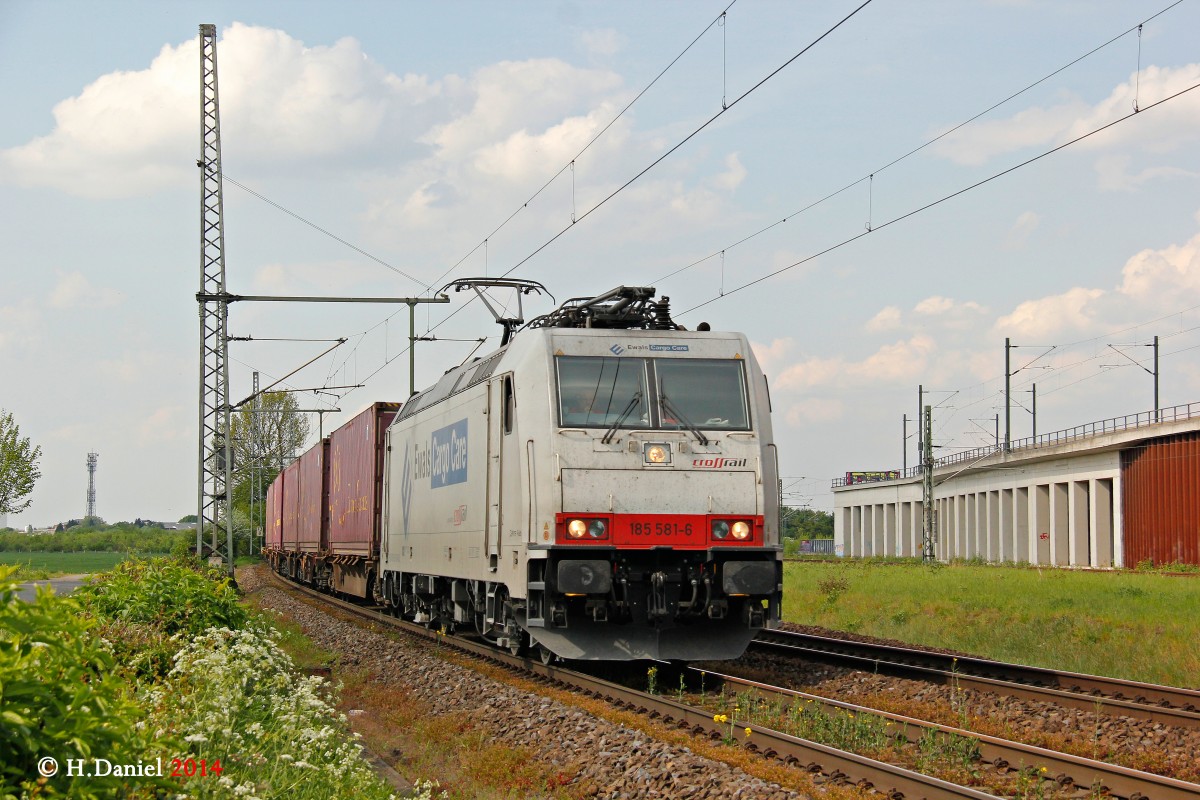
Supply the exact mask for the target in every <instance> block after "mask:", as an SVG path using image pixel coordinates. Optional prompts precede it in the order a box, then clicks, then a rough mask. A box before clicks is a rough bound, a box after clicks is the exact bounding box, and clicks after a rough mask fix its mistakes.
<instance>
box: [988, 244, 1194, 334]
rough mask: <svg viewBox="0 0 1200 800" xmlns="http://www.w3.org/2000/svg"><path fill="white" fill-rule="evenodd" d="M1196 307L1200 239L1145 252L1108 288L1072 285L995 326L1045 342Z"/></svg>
mask: <svg viewBox="0 0 1200 800" xmlns="http://www.w3.org/2000/svg"><path fill="white" fill-rule="evenodd" d="M1196 302H1200V234H1197V235H1196V236H1193V237H1192V238H1191V239H1190V240H1189V241H1187V242H1185V243H1184V244H1181V245H1168V246H1167V247H1164V248H1161V249H1158V250H1153V249H1146V250H1142V251H1141V252H1139V253H1137V254H1135V255H1134V256H1133V257H1131V258H1130V259H1129V260H1128V261H1126V262H1125V265H1124V267H1123V268H1122V269H1121V283H1120V284H1119V285H1118V286H1116V287H1114V288H1112V289H1104V288H1096V287H1092V288H1088V287H1083V286H1076V287H1074V288H1072V289H1069V290H1068V291H1066V292H1063V293H1061V294H1055V295H1050V296H1047V297H1041V298H1036V299H1033V300H1026V301H1025V302H1023V303H1020V304H1019V305H1018V306H1017V307H1016V308H1015V309H1013V311H1012V313H1010V314H1008V315H1006V316H1003V317H1001V318H1000V319H999V320H997V321H996V324H995V326H994V331H995V332H996V333H997V334H999V335H1002V336H1014V337H1036V338H1044V337H1048V336H1053V335H1057V334H1063V333H1093V332H1102V331H1105V330H1108V329H1113V328H1117V327H1121V326H1125V325H1128V324H1130V323H1131V322H1136V321H1138V319H1139V318H1143V319H1145V318H1150V317H1152V316H1154V315H1158V314H1164V313H1171V312H1173V311H1176V310H1178V309H1179V308H1181V307H1182V306H1185V305H1190V304H1193V303H1196Z"/></svg>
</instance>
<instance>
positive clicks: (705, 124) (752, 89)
mask: <svg viewBox="0 0 1200 800" xmlns="http://www.w3.org/2000/svg"><path fill="white" fill-rule="evenodd" d="M873 1H874V0H864V1H863V2H862V3H861V4H860V5H859V6H857V7H856V8H855V9H854V10H853V11H851V12H850V13H849V14H846V15H845V16H844V17H842V18H841V19H840V20H838V21H837V22H836V23H834V24H833V25H832V26H831V27H829V28H828V29H826V30H825V31H824V32H823V33H821V34H820V35H819V36H817V37H816V38H815V39H813V40H812V41H811V42H809V43H808V44H807V45H805V46H804V47H803V48H801V49H800V50H799V51H797V52H796V53H794V54H793V55H792V56H791V57H790V58H788V59H787V60H786V61H784V62H783V63H782V64H780V65H779V66H778V67H776V68H775V69H774V70H772V71H771V72H770V73H768V74H767V75H765V76H764V77H763V78H761V79H760V80H759V81H758V82H757V83H755V84H754V85H753V86H751V87H750V88H749V89H747V90H745V91H744V92H742V93H741V94H740V95H738V96H737V97H736V98H735V99H734V100H733V101H732V102H730V103H728V104H727V105H725V106H724V107H723V108H722V109H721V110H720V111H718V112H716V113H715V114H713V115H712V116H711V117H709V118H708V119H707V120H706V121H704V122H703V123H701V124H700V125H699V126H698V127H697V128H695V129H694V130H693V131H692V132H691V133H689V134H687V135H686V136H685V137H683V138H682V139H681V140H679V141H678V142H677V143H675V144H674V145H673V146H671V147H670V148H669V149H668V150H667V151H666V152H664V153H662V154H661V155H659V156H658V157H657V158H656V159H654V160H653V161H652V162H651V163H650V164H649V165H647V166H646V167H644V168H643V169H641V170H640V171H639V172H637V173H636V174H635V175H633V176H632V177H631V178H629V179H628V180H627V181H625V182H624V183H623V184H621V185H620V186H619V187H617V188H616V189H614V190H613V191H612V192H610V193H609V194H608V195H606V196H605V197H604V198H602V199H601V200H600V201H599V202H597V203H595V204H594V205H593V206H592V207H591V208H589V209H588V210H587V211H585V212H584V213H583V214H581V215H579V216H578V218H576V219H574V220H572V222H571V223H570V224H568V225H566V226H565V227H563V228H562V229H560V230H559V231H558V232H557V233H555V234H554V235H553V236H551V237H550V238H549V239H547V240H546V241H545V242H543V243H542V244H541V245H539V246H538V247H537V248H536V249H534V250H533V251H532V252H531V253H529V254H528V255H526V256H525V257H524V258H522V259H520V260H519V261H517V262H516V263H515V264H513V265H512V266H511V267H510V268H509V269H508V270H507V271H505V272H503V273H502V274H501V275H500V276H499V277H502V278H504V277H508V276H509V275H511V274H512V273H513V272H515V271H516V270H517V269H519V268H520V267H521V266H523V265H524V264H525V263H526V262H528V261H529V260H530V259H532V258H534V257H535V256H537V255H538V254H539V253H541V252H542V251H543V250H545V249H546V248H547V247H549V246H550V245H551V244H553V243H554V242H555V241H557V240H558V239H559V238H561V237H562V236H563V235H564V234H565V233H566V232H567V231H569V230H571V229H572V228H573V227H574V226H575V225H576V224H578V223H579V222H582V221H583V220H584V219H586V218H587V217H589V216H591V215H592V214H593V213H595V212H596V211H598V210H599V209H600V208H601V207H603V206H604V205H605V204H607V203H608V202H609V201H610V200H612V199H613V198H614V197H616V196H617V195H619V194H620V193H621V192H623V191H625V190H626V189H628V188H629V187H630V186H632V185H633V184H634V183H636V182H637V181H638V180H639V179H640V178H642V177H643V176H644V175H646V173H648V172H650V171H651V170H653V169H654V168H655V167H657V166H658V165H659V164H661V163H662V162H663V161H665V160H666V159H667V158H668V157H670V156H671V155H672V154H673V153H675V152H676V151H677V150H679V148H681V147H683V146H684V145H685V144H687V143H688V142H689V141H691V140H692V139H693V138H695V137H696V136H697V135H698V134H700V133H701V132H702V131H704V130H705V129H706V128H707V127H708V126H709V125H711V124H712V123H713V122H715V121H716V120H717V119H719V118H720V117H721V116H723V115H724V114H726V113H727V112H728V111H730V110H732V109H733V107H734V106H736V105H737V104H738V103H740V102H741V101H743V100H745V99H746V98H747V97H749V96H750V95H751V94H753V93H754V92H755V91H757V90H758V89H759V88H761V87H762V86H763V85H764V84H766V83H767V82H768V81H770V80H771V79H772V78H774V77H776V76H777V75H779V74H780V73H781V72H782V71H783V70H785V69H786V68H787V67H788V66H790V65H791V64H793V63H794V62H795V61H796V60H797V59H798V58H800V57H801V56H803V55H804V54H805V53H807V52H808V51H809V50H811V49H812V48H813V47H815V46H816V45H817V44H819V43H820V42H821V41H823V40H824V39H826V38H827V37H828V36H830V35H831V34H832V33H833V32H834V31H836V30H837V29H838V28H840V27H841V26H842V25H844V24H845V23H846V22H847V21H849V20H850V19H851V18H853V17H854V16H855V15H856V14H858V13H859V12H860V11H862V10H863V9H864V8H866V7H867V6H868V5H870V4H871V3H872V2H873ZM732 5H733V4H732V3H731V4H730V6H727V7H726V11H727V10H728V8H730V7H732ZM714 23H715V20H714ZM714 23H710V24H709V27H710V28H711V27H712V24H714ZM705 30H707V28H706V29H705ZM701 35H703V34H701ZM693 44H694V42H693ZM690 46H691V45H689V47H690ZM685 52H686V51H685ZM681 55H682V54H681ZM676 60H678V57H677V58H676ZM672 63H674V62H672ZM655 80H657V78H656V79H655ZM643 93H644V92H643ZM639 96H640V95H639ZM569 166H570V164H568V165H567V166H564V168H563V169H567V168H568V167H569ZM558 174H561V170H560V172H559V173H558ZM547 185H548V184H547ZM544 188H545V187H543V189H544ZM540 191H541V190H539V192H540ZM527 205H528V203H526V204H524V205H523V206H522V208H524V207H525V206H527ZM516 213H519V209H518V211H517V212H514V215H515V214H516ZM510 218H511V216H510ZM487 238H490V235H489V237H487ZM485 241H486V239H485ZM481 244H482V243H481ZM479 246H480V245H476V247H475V249H474V250H472V252H475V250H478V248H479ZM468 255H469V254H468ZM465 260H466V256H464V257H463V258H462V259H460V260H459V262H458V264H461V263H462V262H463V261H465ZM456 267H457V264H456V266H455V267H452V268H451V269H450V270H447V271H446V272H444V273H443V274H442V276H441V277H439V278H438V279H437V280H436V281H434V283H439V282H441V281H442V280H443V279H444V278H445V277H446V276H447V275H449V274H450V273H451V272H453V270H454V269H455V268H456ZM431 285H432V284H431ZM473 300H474V298H472V300H469V301H468V302H467V303H464V304H463V305H462V306H459V307H458V308H456V309H455V310H453V311H451V312H450V313H449V314H447V315H446V316H445V317H443V318H442V320H441V321H440V322H438V323H437V324H436V325H433V326H431V327H429V328H427V329H426V331H425V333H426V334H428V333H431V332H432V331H434V330H437V328H439V327H440V326H441V325H443V324H445V323H446V322H448V321H450V320H451V319H453V318H454V317H455V316H457V314H458V313H459V312H461V311H462V310H463V309H465V308H467V307H468V306H469V305H470V304H471V303H472V302H473ZM375 327H378V326H375ZM353 352H357V346H356V348H355V350H354V351H352V353H353ZM384 366H386V365H384ZM381 369H382V367H381ZM371 374H372V375H375V374H378V370H376V372H373V373H371Z"/></svg>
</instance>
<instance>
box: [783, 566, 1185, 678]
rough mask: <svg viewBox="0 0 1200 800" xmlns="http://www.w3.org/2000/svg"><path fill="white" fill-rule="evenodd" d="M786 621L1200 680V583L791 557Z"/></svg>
mask: <svg viewBox="0 0 1200 800" xmlns="http://www.w3.org/2000/svg"><path fill="white" fill-rule="evenodd" d="M783 597H784V602H783V618H784V620H785V621H787V622H795V623H800V624H807V625H820V626H823V627H826V628H832V629H836V630H843V631H851V632H854V633H860V634H863V635H867V636H878V637H884V638H889V639H898V640H900V641H905V642H912V643H915V644H924V645H928V646H933V647H944V648H949V649H952V650H959V651H963V652H967V653H972V654H975V655H979V656H983V657H985V658H993V659H997V660H1000V661H1014V662H1019V663H1025V664H1032V665H1036V666H1043V667H1049V668H1053V669H1065V670H1071V671H1075V672H1086V673H1092V674H1099V675H1110V676H1114V677H1120V678H1127V679H1130V680H1144V681H1152V682H1156V683H1166V684H1171V685H1175V686H1189V687H1197V686H1200V648H1198V647H1197V646H1196V642H1198V641H1200V578H1179V577H1168V576H1165V575H1160V574H1155V573H1136V572H1113V573H1084V572H1073V571H1069V570H1052V569H1037V568H1032V567H1031V568H1025V569H1019V568H1011V567H988V566H980V565H974V564H972V565H959V564H955V565H950V566H945V565H941V566H933V567H930V566H925V565H921V564H919V563H877V562H872V561H870V560H851V559H847V560H846V561H844V562H842V563H832V564H831V563H789V564H787V565H786V566H785V568H784V592H783Z"/></svg>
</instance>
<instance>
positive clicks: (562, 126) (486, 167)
mask: <svg viewBox="0 0 1200 800" xmlns="http://www.w3.org/2000/svg"><path fill="white" fill-rule="evenodd" d="M616 111H617V109H616V106H615V105H614V104H612V103H607V102H605V103H601V104H600V105H599V106H597V107H595V108H594V109H592V110H591V111H590V112H589V113H588V114H587V115H585V116H576V117H569V118H567V119H565V120H563V121H562V122H560V123H558V124H556V125H552V126H551V127H549V128H547V129H546V130H544V131H542V132H541V133H537V134H531V133H529V132H528V131H527V130H525V129H521V130H519V131H516V132H514V133H512V134H510V135H509V136H508V138H506V139H505V140H504V141H501V142H496V143H494V144H489V145H486V146H484V147H482V148H480V149H479V150H478V152H477V153H476V155H475V158H474V166H475V168H476V169H477V170H479V172H481V173H483V174H484V175H495V176H498V177H502V178H505V179H507V180H510V181H512V180H524V179H527V178H529V177H531V176H533V175H536V174H538V173H539V172H541V171H545V170H546V167H547V165H555V166H561V165H562V164H565V163H567V162H569V161H570V160H571V159H572V158H574V157H575V155H576V154H577V153H578V152H579V151H580V150H582V149H583V148H584V146H585V145H587V143H588V142H589V141H590V140H591V139H592V138H593V137H594V136H595V135H596V134H597V133H598V132H599V131H600V130H601V129H602V128H603V127H604V126H605V125H606V124H608V122H609V121H610V120H611V119H612V118H613V117H614V116H616ZM626 135H627V127H626V126H624V125H621V124H619V123H618V124H617V125H615V126H613V127H612V128H610V129H609V130H608V131H607V132H606V136H607V137H611V138H609V139H607V141H606V146H607V147H616V146H619V145H621V144H622V143H623V142H624V140H625V138H626Z"/></svg>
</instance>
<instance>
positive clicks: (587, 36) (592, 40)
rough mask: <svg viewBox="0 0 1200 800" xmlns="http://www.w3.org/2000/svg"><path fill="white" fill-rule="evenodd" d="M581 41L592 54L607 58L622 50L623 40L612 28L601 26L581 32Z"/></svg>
mask: <svg viewBox="0 0 1200 800" xmlns="http://www.w3.org/2000/svg"><path fill="white" fill-rule="evenodd" d="M579 42H580V44H582V45H583V48H584V50H586V51H587V52H588V53H589V54H590V55H593V56H603V57H605V58H607V57H610V56H615V55H616V54H617V53H618V52H619V51H620V49H621V45H622V43H623V40H622V37H621V35H620V34H619V33H617V32H616V31H615V30H613V29H612V28H601V29H598V30H591V31H584V32H583V33H581V34H579Z"/></svg>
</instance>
